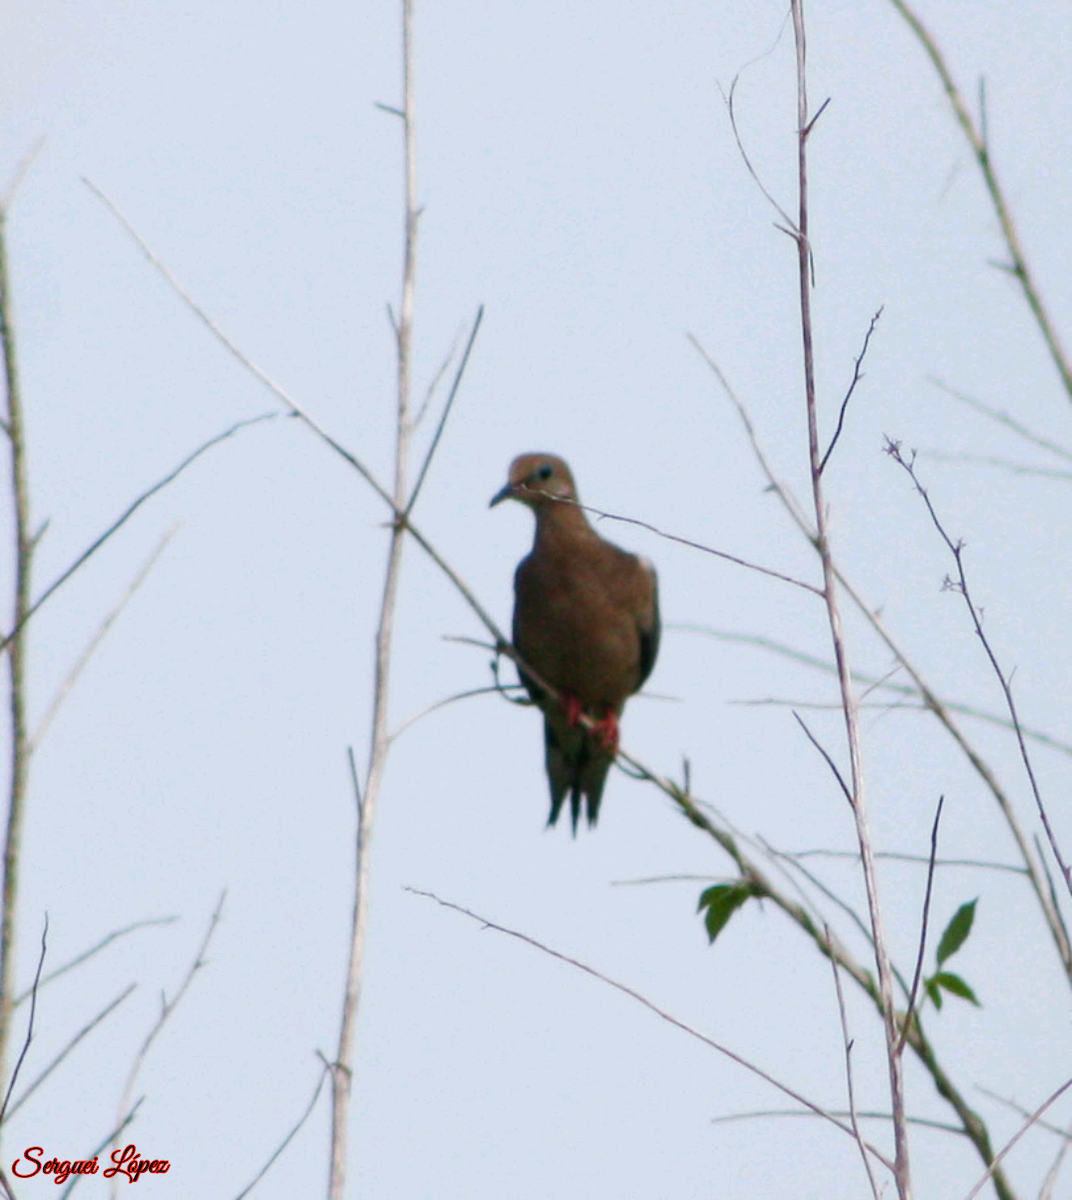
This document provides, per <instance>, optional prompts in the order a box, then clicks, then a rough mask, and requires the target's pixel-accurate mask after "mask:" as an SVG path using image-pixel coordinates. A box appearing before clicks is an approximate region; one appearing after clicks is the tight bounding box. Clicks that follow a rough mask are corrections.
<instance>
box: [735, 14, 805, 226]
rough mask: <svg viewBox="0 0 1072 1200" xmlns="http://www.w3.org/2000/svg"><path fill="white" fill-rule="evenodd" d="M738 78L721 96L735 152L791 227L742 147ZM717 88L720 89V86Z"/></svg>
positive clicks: (782, 221) (771, 203) (784, 222)
mask: <svg viewBox="0 0 1072 1200" xmlns="http://www.w3.org/2000/svg"><path fill="white" fill-rule="evenodd" d="M778 36H779V37H781V34H780V33H779V35H778ZM739 79H740V75H736V76H734V79H733V82H732V83H731V84H730V90H729V95H726V94H725V93H723V96H722V99H723V102H724V103H725V105H726V112H727V114H728V116H729V119H730V128H731V129H732V130H733V140H734V141H735V142H736V143H737V152H738V153H739V154H740V156H741V161H742V162H743V163H744V165H745V169H746V170H747V171H748V174H749V175H751V176H752V179H753V181H754V182H755V185H756V187H758V188H759V190H760V191H761V192H762V193H763V195H764V197H765V198H766V200H767V201H768V203H769V204H770V206H771V207H772V208H773V209H774V211H775V212H776V213H777V214H778V216H779V217H780V218H781V223H782V224H783V225H785V226H788V227H789V228H790V229H791V228H792V225H793V221H792V218H791V217H790V216H789V214H788V213H787V212H786V211H785V209H784V208H782V206H781V205H780V204H779V203H778V201H777V200H775V198H774V197H773V196H772V195H771V194H770V192H769V191H768V190H767V188H766V186H765V185H764V183H763V180H762V179H760V177H759V174H758V172H757V171H756V169H755V167H753V166H752V160H751V159H750V158H749V157H748V151H747V150H746V149H745V148H744V141H743V140H742V138H741V131H740V129H739V128H738V127H737V113H736V111H735V110H734V107H733V100H734V95H735V93H736V91H737V83H738V80H739ZM719 90H720V91H721V88H720V89H719Z"/></svg>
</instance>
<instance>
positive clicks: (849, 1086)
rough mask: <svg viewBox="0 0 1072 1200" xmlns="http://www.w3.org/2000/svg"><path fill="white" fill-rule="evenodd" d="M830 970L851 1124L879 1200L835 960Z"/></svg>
mask: <svg viewBox="0 0 1072 1200" xmlns="http://www.w3.org/2000/svg"><path fill="white" fill-rule="evenodd" d="M826 932H827V936H828V937H829V935H830V930H829V929H828V930H827V931H826ZM830 970H831V971H833V973H834V990H835V992H836V993H837V1004H838V1019H839V1020H840V1022H841V1037H842V1045H843V1047H844V1051H845V1087H846V1090H847V1092H848V1097H849V1122H850V1124H851V1125H852V1132H853V1136H854V1137H855V1139H856V1144H857V1146H858V1147H859V1148H860V1157H861V1158H862V1159H863V1163H864V1170H865V1171H866V1172H867V1181H868V1183H870V1184H871V1195H872V1196H874V1198H875V1200H879V1190H878V1180H876V1179H875V1173H874V1171H873V1170H872V1168H871V1159H870V1158H869V1157H868V1153H867V1143H866V1142H865V1141H864V1138H863V1134H862V1133H861V1132H860V1122H859V1119H858V1117H857V1113H856V1089H855V1087H854V1085H853V1081H852V1047H853V1039H852V1038H851V1037H850V1036H849V1017H848V1013H847V1012H846V1011H845V995H844V993H843V992H842V990H841V976H840V974H839V973H838V965H837V963H836V962H834V961H833V959H831V960H830Z"/></svg>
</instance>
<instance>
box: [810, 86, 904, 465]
mask: <svg viewBox="0 0 1072 1200" xmlns="http://www.w3.org/2000/svg"><path fill="white" fill-rule="evenodd" d="M827 103H829V101H827ZM823 107H824V108H825V107H826V106H825V105H824V106H823ZM819 112H822V109H820V110H819ZM818 119H819V113H816V114H815V116H814V117H813V118H812V122H811V123H812V125H814V124H815V122H816V121H817V120H818ZM809 128H810V126H809ZM884 307H885V305H880V306H879V309H878V311H877V312H876V313H875V315H874V316H873V317H872V318H871V324H870V325H868V327H867V333H865V334H864V344H863V346H862V347H861V348H860V353H859V354H858V355H857V356H856V363H855V365H854V366H853V369H852V382H851V383H850V384H849V390H848V391H847V392H846V393H845V399H844V400H842V402H841V411H840V412H839V413H838V421H837V429H835V430H834V436H833V437H832V438H831V439H830V445H829V446H827V448H826V453H825V454H824V455H823V461H822V462H821V463H820V464H819V470H820V471H825V470H826V464H827V460H828V459H829V458H830V455H831V454H833V453H834V447H835V446H836V445H837V441H838V438H839V437H841V430H842V427H843V426H844V424H845V412H846V410H847V409H848V407H849V401H850V400H851V399H852V394H853V392H855V391H856V385H857V384H858V383H859V382H860V380H861V379H862V378H863V376H862V375H861V374H860V368H861V367H862V366H863V363H864V358H865V357H866V355H867V347H868V345H869V344H870V342H871V335H872V334H873V333H874V332H875V326H876V325H877V324H878V319H879V317H881V316H882V309H883V308H884Z"/></svg>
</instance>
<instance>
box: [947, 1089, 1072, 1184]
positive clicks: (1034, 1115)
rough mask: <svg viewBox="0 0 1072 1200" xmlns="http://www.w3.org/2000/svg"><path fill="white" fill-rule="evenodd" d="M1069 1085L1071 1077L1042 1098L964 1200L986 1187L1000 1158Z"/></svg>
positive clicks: (999, 1163) (999, 1162)
mask: <svg viewBox="0 0 1072 1200" xmlns="http://www.w3.org/2000/svg"><path fill="white" fill-rule="evenodd" d="M1070 1087H1072V1079H1067V1080H1065V1082H1064V1083H1062V1084H1061V1086H1060V1087H1059V1088H1058V1089H1057V1090H1056V1091H1055V1092H1051V1093H1050V1095H1049V1096H1047V1097H1046V1099H1045V1100H1043V1102H1042V1103H1041V1104H1040V1105H1039V1106H1038V1108H1036V1109H1035V1111H1034V1112H1033V1113H1032V1114H1031V1115H1030V1116H1029V1117H1028V1118H1027V1120H1026V1121H1024V1123H1023V1124H1022V1125H1021V1126H1020V1128H1019V1129H1018V1130H1017V1131H1016V1132H1015V1133H1014V1134H1013V1136H1012V1137H1011V1138H1009V1140H1008V1141H1007V1142H1006V1143H1005V1145H1004V1146H1002V1148H1001V1149H1000V1150H999V1151H998V1152H997V1154H995V1155H994V1161H993V1162H992V1163H991V1164H990V1165H989V1166H988V1167H987V1169H986V1170H985V1171H984V1172H983V1174H982V1176H981V1178H980V1179H979V1182H978V1183H976V1185H975V1187H973V1188H972V1190H971V1191H970V1192H969V1193H968V1194H967V1196H966V1197H965V1200H973V1198H974V1197H975V1196H978V1195H979V1193H980V1192H981V1191H982V1190H983V1188H984V1187H986V1181H987V1180H988V1179H990V1178H991V1176H992V1175H993V1174H994V1172H995V1171H996V1170H997V1169H998V1167H999V1166H1000V1165H1001V1160H1002V1159H1003V1158H1004V1157H1005V1155H1006V1154H1008V1153H1009V1151H1010V1150H1011V1149H1012V1148H1013V1146H1015V1145H1016V1143H1017V1142H1018V1141H1019V1140H1020V1139H1021V1138H1022V1137H1023V1136H1024V1134H1025V1133H1027V1131H1028V1130H1029V1129H1030V1128H1031V1127H1032V1125H1034V1124H1035V1122H1036V1121H1037V1120H1038V1119H1039V1117H1041V1116H1042V1114H1043V1113H1044V1112H1045V1111H1046V1109H1048V1108H1049V1107H1050V1105H1051V1104H1053V1103H1054V1101H1056V1100H1059V1099H1060V1098H1061V1097H1062V1096H1063V1095H1064V1094H1065V1092H1067V1091H1068V1089H1069V1088H1070Z"/></svg>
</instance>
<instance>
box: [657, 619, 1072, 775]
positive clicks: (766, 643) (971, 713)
mask: <svg viewBox="0 0 1072 1200" xmlns="http://www.w3.org/2000/svg"><path fill="white" fill-rule="evenodd" d="M663 628H664V629H683V630H685V631H686V632H689V633H702V634H705V635H706V636H708V637H713V638H716V639H718V640H719V641H721V642H737V643H739V644H741V645H744V646H758V647H759V648H760V649H763V650H769V651H771V652H772V653H773V654H779V655H781V656H782V657H783V658H788V659H791V660H792V661H793V662H799V663H803V664H804V665H805V666H808V667H814V668H815V669H816V670H819V671H823V672H825V673H826V674H828V675H836V674H837V667H836V666H834V664H833V663H831V662H828V661H827V660H826V659H823V658H818V657H817V656H815V655H813V654H807V653H805V651H803V650H798V649H796V648H795V647H794V646H789V645H787V644H786V643H784V642H778V641H775V640H774V639H773V638H768V637H763V636H762V635H760V634H754V633H737V632H735V631H733V630H728V629H714V628H712V627H711V626H709V625H697V624H695V623H690V622H687V621H675V622H673V623H668V624H666V625H664V626H663ZM903 665H904V664H903V663H902V662H901V661H900V660H898V662H897V666H896V667H895V668H894V670H891V671H887V672H886V674H885V675H881V676H880V675H872V674H870V673H868V672H866V671H860V670H855V669H854V670H853V673H852V678H853V682H854V683H857V684H863V685H865V687H866V688H867V689H868V690H872V689H874V688H880V689H881V690H882V691H884V692H891V693H893V694H894V695H898V696H905V697H909V698H911V699H914V700H918V701H919V704H920V706H921V707H922V708H923V709H924V710H930V709H931V702H930V700H928V698H927V695H926V693H925V692H923V691H921V690H920V688H919V687H918V686H916V685H914V684H909V683H895V682H893V681H892V680H891V678H890V676H891V675H892V674H894V671H897V670H900V669H901V667H902V666H903ZM865 694H866V693H865ZM736 703H741V704H746V703H749V701H737V702H736ZM762 703H764V704H767V703H772V704H789V705H790V706H792V705H793V704H794V703H795V702H793V701H785V700H776V699H773V698H772V699H770V700H764V701H762ZM939 703H940V705H941V707H942V708H944V709H947V710H948V711H949V712H956V713H962V714H963V715H964V716H966V717H975V718H976V719H977V720H979V721H985V722H986V723H987V724H989V725H996V726H998V727H999V728H1001V729H1007V730H1009V731H1010V732H1011V730H1012V728H1013V726H1012V722H1011V721H1010V720H1009V718H1008V717H1002V716H1000V715H999V714H997V713H994V712H987V711H986V710H985V709H982V708H976V707H974V706H973V705H971V704H963V703H961V702H960V701H956V700H941V701H939ZM800 706H801V707H804V704H803V702H801V704H800ZM902 707H903V706H902ZM1021 728H1022V729H1023V733H1024V736H1025V737H1028V738H1030V739H1031V740H1032V741H1034V742H1038V743H1039V744H1040V745H1042V746H1048V747H1049V748H1050V749H1051V750H1057V751H1059V752H1060V753H1061V754H1067V755H1069V756H1072V743H1069V742H1064V741H1061V740H1060V739H1059V738H1056V737H1054V736H1053V735H1052V734H1050V733H1043V732H1042V731H1041V730H1039V729H1032V728H1029V727H1027V726H1021Z"/></svg>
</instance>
